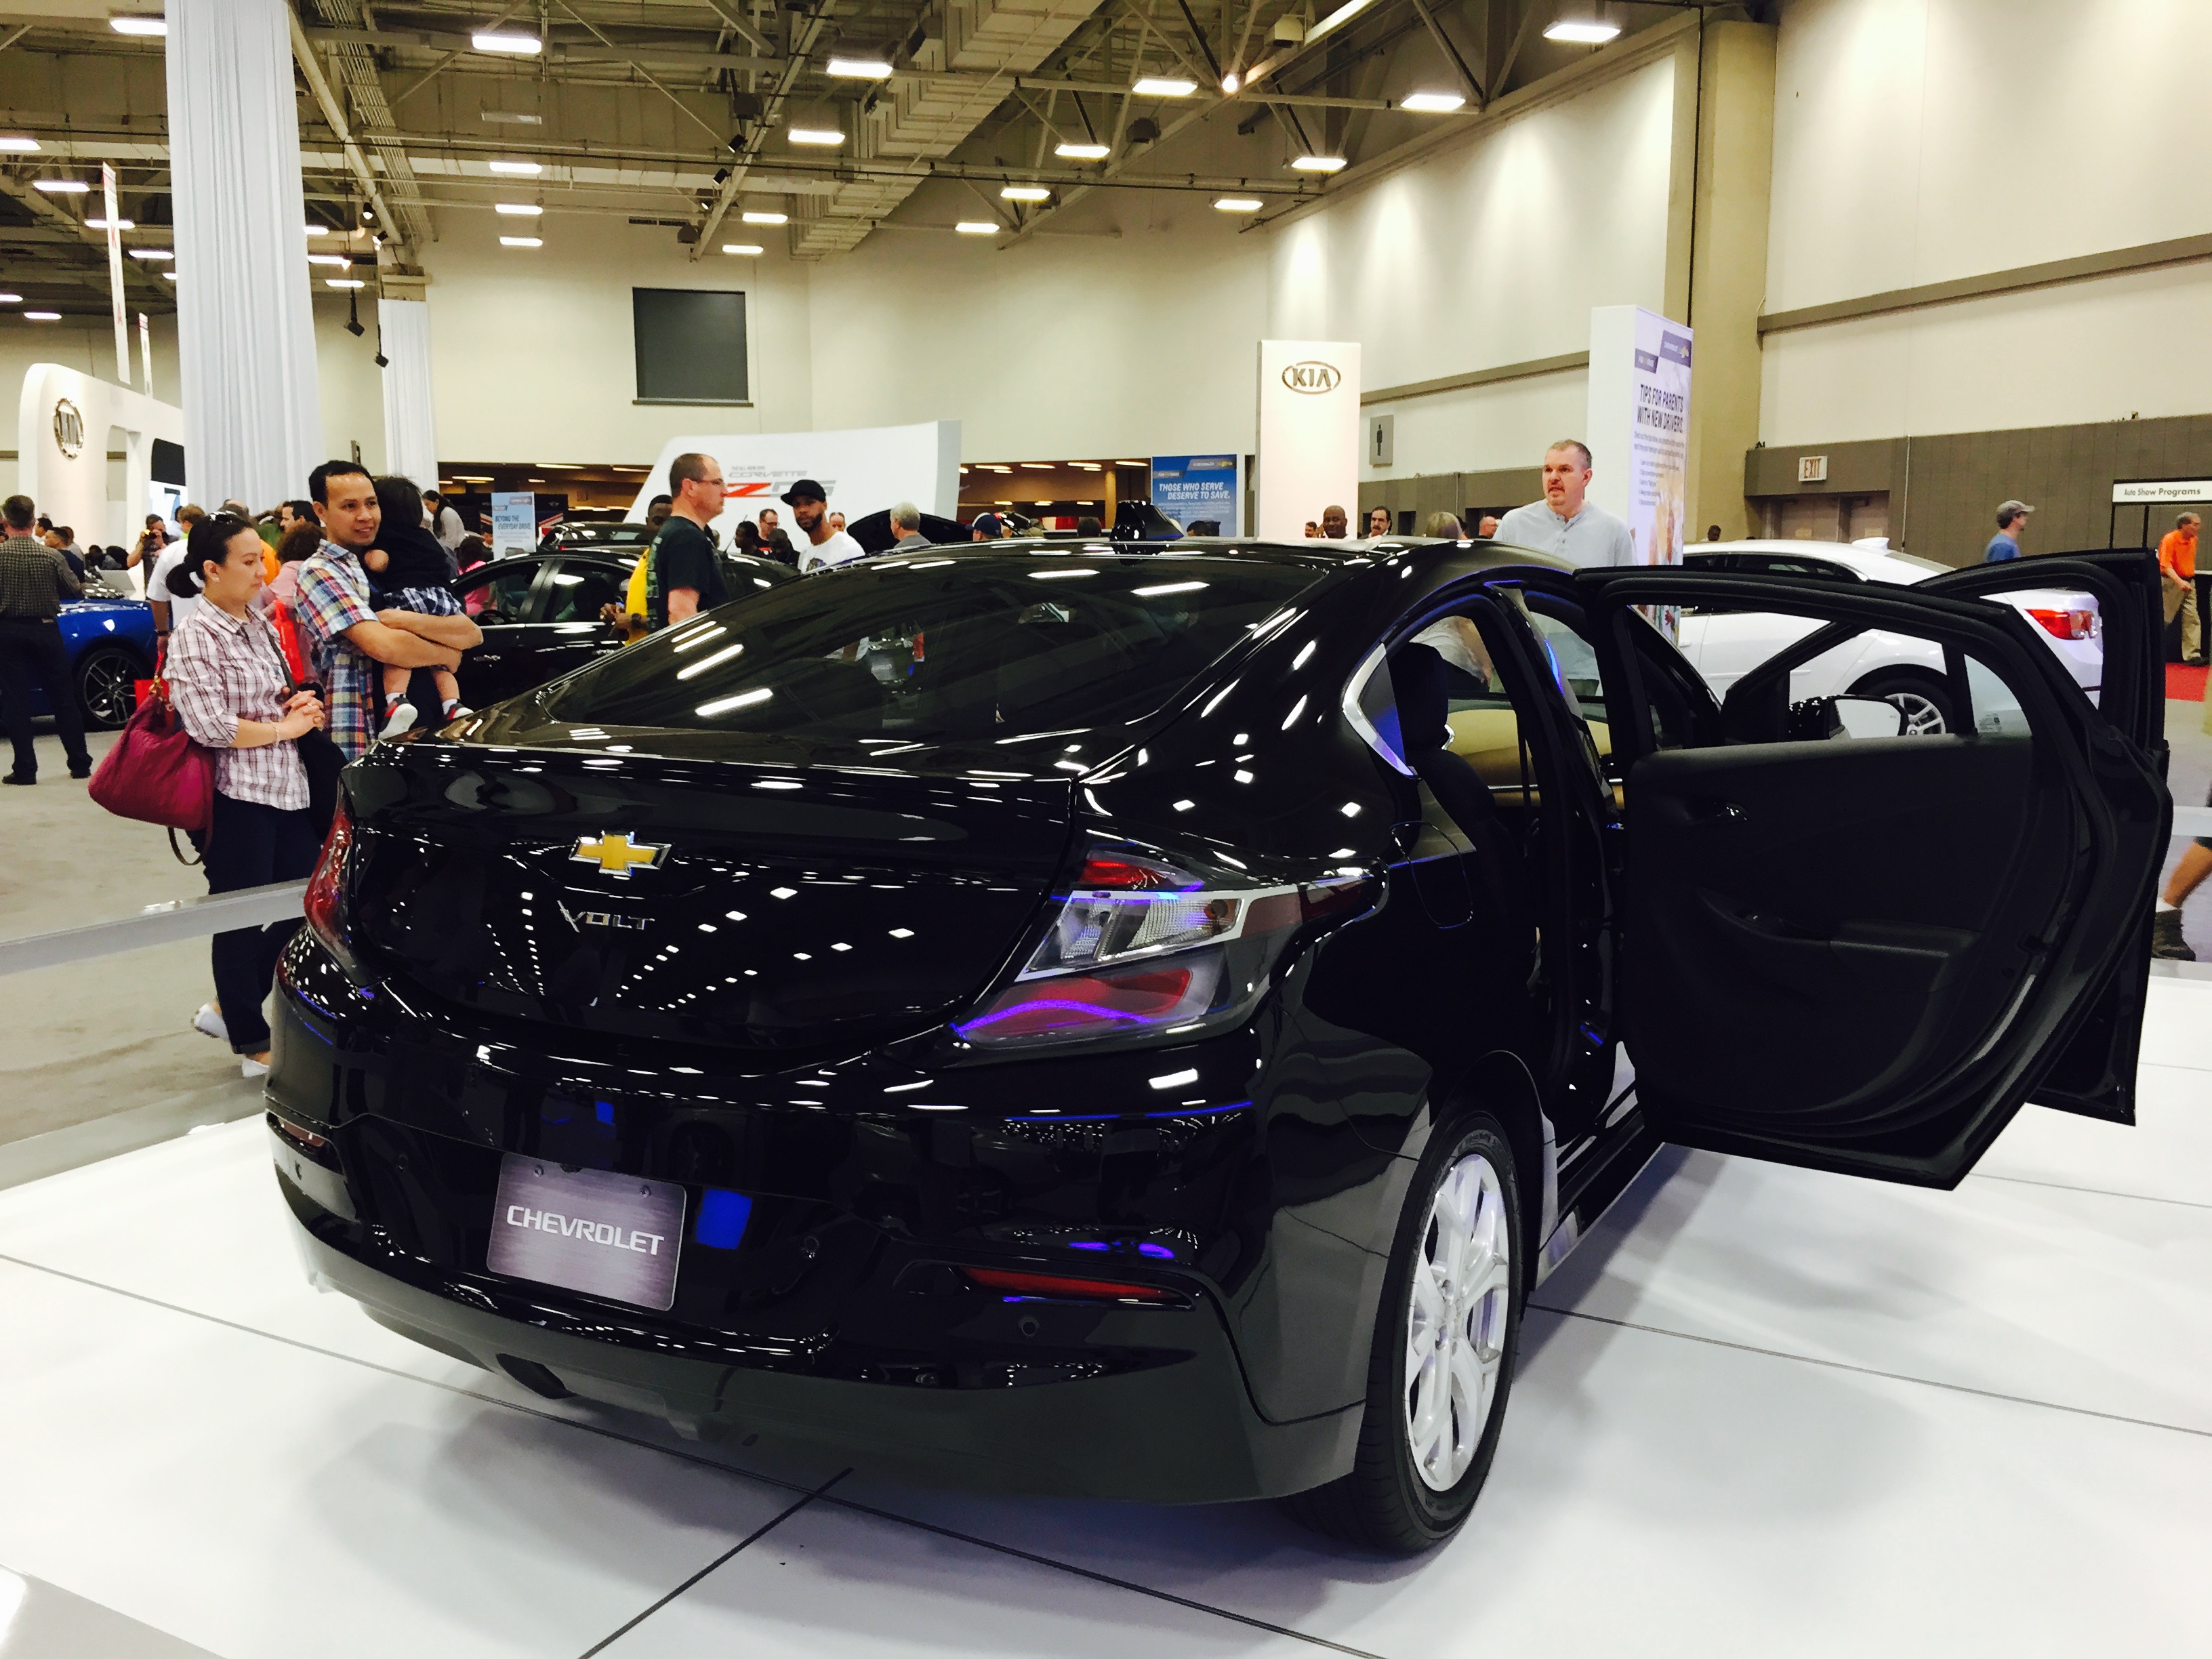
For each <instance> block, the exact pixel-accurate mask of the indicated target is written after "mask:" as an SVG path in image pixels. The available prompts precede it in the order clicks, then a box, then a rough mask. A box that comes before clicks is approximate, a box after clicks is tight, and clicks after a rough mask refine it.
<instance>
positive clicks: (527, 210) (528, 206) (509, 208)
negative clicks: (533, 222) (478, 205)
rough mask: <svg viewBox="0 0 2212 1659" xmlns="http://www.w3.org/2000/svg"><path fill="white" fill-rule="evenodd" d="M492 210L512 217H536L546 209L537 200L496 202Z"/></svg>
mask: <svg viewBox="0 0 2212 1659" xmlns="http://www.w3.org/2000/svg"><path fill="white" fill-rule="evenodd" d="M492 211H493V212H495V213H504V214H506V215H507V216H508V217H509V218H511V219H535V218H536V217H537V216H538V215H539V214H541V213H543V212H544V211H545V210H544V208H542V207H540V206H538V204H537V203H535V202H495V203H493V204H492Z"/></svg>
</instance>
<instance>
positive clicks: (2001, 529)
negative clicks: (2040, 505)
mask: <svg viewBox="0 0 2212 1659" xmlns="http://www.w3.org/2000/svg"><path fill="white" fill-rule="evenodd" d="M2034 511H2035V509H2034V508H2033V507H2030V506H2029V505H2028V504H2027V502H2026V501H2006V502H2004V503H2002V505H2000V506H1999V507H1998V508H1997V533H1996V535H1994V536H1992V537H1990V544H1989V545H1988V546H1987V547H1985V548H1984V549H1983V550H1982V562H1983V563H1984V564H2002V563H2003V562H2005V561H2006V560H2008V559H2016V558H2018V557H2019V556H2020V538H2021V533H2022V532H2025V531H2026V530H2027V515H2028V514H2029V513H2033V512H2034Z"/></svg>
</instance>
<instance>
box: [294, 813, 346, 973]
mask: <svg viewBox="0 0 2212 1659" xmlns="http://www.w3.org/2000/svg"><path fill="white" fill-rule="evenodd" d="M352 852H353V818H352V816H351V815H350V814H349V813H348V812H347V811H346V804H345V796H344V795H343V793H341V794H340V795H339V796H338V805H337V811H335V812H333V813H332V814H331V832H330V834H329V835H327V836H324V837H323V854H322V857H321V858H319V860H316V863H315V873H314V874H313V876H311V877H309V878H307V897H306V899H305V900H304V901H303V902H302V903H301V909H302V910H303V911H305V913H306V915H307V926H308V927H309V928H310V929H312V930H313V933H314V935H315V937H316V938H317V939H320V940H322V942H323V944H324V945H325V948H327V949H328V950H329V951H330V952H331V955H332V956H335V957H337V959H338V960H339V961H340V962H344V963H350V962H351V961H352V960H353V952H352V951H350V950H349V949H348V948H347V945H346V942H345V939H344V938H343V936H342V934H341V933H340V931H339V929H340V927H341V925H342V923H343V921H344V912H345V878H346V860H347V859H348V858H349V856H350V855H351V854H352Z"/></svg>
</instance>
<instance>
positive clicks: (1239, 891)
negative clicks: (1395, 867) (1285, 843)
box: [953, 856, 1375, 1047]
mask: <svg viewBox="0 0 2212 1659" xmlns="http://www.w3.org/2000/svg"><path fill="white" fill-rule="evenodd" d="M1374 892H1375V884H1374V882H1373V881H1372V880H1371V879H1370V878H1364V877H1352V878H1345V879H1340V880H1334V881H1328V882H1322V883H1317V884H1310V885H1305V886H1283V887H1249V888H1233V887H1228V886H1224V885H1220V884H1207V883H1206V882H1203V881H1201V880H1200V879H1199V878H1197V877H1195V876H1193V875H1191V874H1189V873H1188V872H1185V871H1182V870H1179V869H1176V867H1174V866H1171V865H1167V864H1163V863H1158V862H1155V861H1153V860H1148V859H1140V858H1136V857H1133V856H1132V857H1106V856H1096V857H1093V858H1091V859H1090V860H1087V861H1086V862H1085V865H1084V866H1083V871H1082V873H1081V874H1080V875H1079V877H1078V878H1077V880H1076V882H1075V884H1074V890H1073V891H1072V892H1070V893H1068V894H1067V895H1066V896H1065V897H1064V898H1062V899H1061V900H1060V911H1059V914H1058V915H1056V916H1054V919H1053V923H1052V926H1051V927H1050V928H1049V929H1048V930H1047V932H1046V933H1045V936H1044V939H1042V941H1041V942H1040V943H1039V944H1038V945H1037V947H1036V950H1035V951H1033V952H1032V953H1031V954H1030V959H1029V962H1028V963H1027V965H1026V966H1024V968H1023V969H1022V971H1021V972H1020V973H1019V974H1018V975H1015V977H1014V979H1013V981H1012V983H1010V984H1007V985H1006V986H1003V987H1000V990H999V991H998V992H997V994H995V995H994V996H993V997H992V998H991V1000H989V1001H988V1002H987V1004H985V1005H984V1006H983V1007H982V1008H981V1009H980V1010H978V1011H977V1012H975V1013H974V1014H973V1015H971V1016H969V1018H966V1019H964V1020H961V1021H958V1022H957V1023H956V1024H955V1025H954V1028H953V1029H954V1030H957V1032H958V1033H959V1034H960V1036H962V1037H963V1038H964V1039H966V1040H967V1041H968V1042H974V1043H977V1044H980V1045H982V1046H985V1047H994V1046H1010V1045H1016V1044H1019V1045H1026V1046H1036V1045H1040V1044H1044V1043H1052V1042H1068V1041H1075V1040H1083V1039H1088V1038H1092V1037H1105V1036H1124V1035H1128V1034H1131V1033H1141V1032H1144V1031H1146V1030H1159V1031H1167V1030H1176V1032H1178V1034H1180V1033H1182V1032H1184V1031H1188V1030H1195V1029H1196V1027H1197V1024H1199V1023H1200V1022H1202V1021H1204V1020H1205V1019H1206V1018H1207V1016H1209V1015H1212V1014H1216V1013H1219V1012H1221V1011H1222V1010H1224V1009H1225V1008H1228V1007H1234V1006H1240V1005H1243V1004H1246V1003H1249V1001H1250V1000H1252V999H1253V998H1255V997H1256V995H1257V994H1258V992H1259V990H1260V989H1261V987H1262V986H1263V984H1264V982H1265V981H1266V976H1267V969H1268V966H1269V965H1270V964H1271V963H1272V962H1273V957H1274V955H1275V953H1276V951H1278V950H1279V948H1280V947H1281V945H1282V944H1283V943H1284V942H1285V940H1286V939H1288V938H1289V936H1290V933H1291V931H1292V930H1293V929H1295V928H1296V927H1297V926H1298V925H1299V924H1300V923H1301V922H1304V921H1310V920H1313V919H1315V918H1316V917H1320V916H1325V915H1337V914H1340V913H1343V912H1346V911H1349V910H1353V909H1358V908H1365V907H1366V906H1367V905H1369V904H1370V903H1372V902H1373V897H1374Z"/></svg>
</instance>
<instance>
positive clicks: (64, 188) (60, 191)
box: [31, 179, 92, 196]
mask: <svg viewBox="0 0 2212 1659" xmlns="http://www.w3.org/2000/svg"><path fill="white" fill-rule="evenodd" d="M31 188H32V189H33V190H42V191H46V194H47V195H49V196H82V195H83V194H84V193H85V191H88V190H90V189H91V188H92V186H91V185H88V184H87V183H85V181H84V180H83V179H32V180H31Z"/></svg>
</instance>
